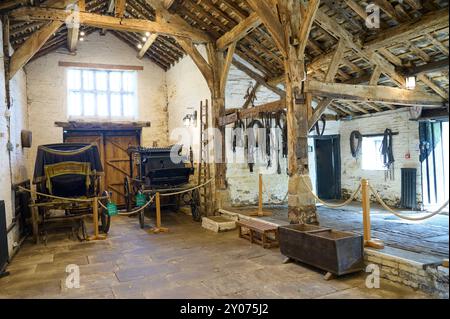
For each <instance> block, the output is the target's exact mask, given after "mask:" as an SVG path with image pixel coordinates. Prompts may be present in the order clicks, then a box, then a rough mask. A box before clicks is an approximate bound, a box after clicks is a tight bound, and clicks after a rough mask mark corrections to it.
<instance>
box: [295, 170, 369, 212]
mask: <svg viewBox="0 0 450 319" xmlns="http://www.w3.org/2000/svg"><path fill="white" fill-rule="evenodd" d="M305 176H307V175H301V176H300V177H301V180H302V181H303V183H304V184H305V186H306V188H307V189H308V191H309V192H310V193H311V194H312V195H313V197H314V198H315V199H316V200H317V201H318V202H319V203H321V204H322V205H324V206H326V207H329V208H340V207H344V206H347V205H348V204H350V203H351V202H352V201H353V200H354V199H355V198H356V195H358V193H359V191H360V190H361V185H359V186H358V188H357V189H356V191H354V192H353V194H352V195H351V196H350V198H349V199H347V200H346V201H345V202H343V203H340V204H332V203H327V202H325V201H323V200H321V199H320V198H319V197H318V196H317V195H316V194H314V192H313V191H312V189H311V187H309V185H308V183H306V181H305V180H304V177H305Z"/></svg>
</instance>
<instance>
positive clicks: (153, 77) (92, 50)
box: [26, 32, 168, 168]
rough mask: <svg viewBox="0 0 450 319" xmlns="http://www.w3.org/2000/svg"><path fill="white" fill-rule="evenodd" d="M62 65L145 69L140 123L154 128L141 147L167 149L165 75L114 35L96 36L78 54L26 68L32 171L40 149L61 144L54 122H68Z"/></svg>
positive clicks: (48, 57)
mask: <svg viewBox="0 0 450 319" xmlns="http://www.w3.org/2000/svg"><path fill="white" fill-rule="evenodd" d="M59 61H69V62H81V63H107V64H120V65H139V66H143V67H144V70H143V71H138V75H137V77H138V78H137V82H138V88H137V95H138V112H137V113H138V116H137V118H136V119H137V120H139V121H150V122H151V127H150V128H144V129H143V132H142V144H143V145H144V146H152V145H153V143H154V142H156V143H157V144H158V146H166V145H168V134H167V132H168V127H167V95H166V92H167V91H166V82H165V76H166V74H165V72H164V71H163V70H162V69H161V68H159V67H158V66H156V65H155V64H154V63H153V62H151V61H150V60H149V59H145V58H144V59H142V60H138V59H136V50H133V49H132V48H130V47H129V46H128V45H127V44H125V43H123V42H122V41H120V40H118V39H117V38H116V37H115V36H114V35H112V34H109V33H107V34H106V35H105V36H101V35H99V34H98V33H97V32H96V33H93V34H91V35H89V36H88V37H87V38H86V39H85V41H83V42H80V43H78V47H77V54H76V55H68V54H66V53H58V52H57V51H56V52H52V53H50V54H47V55H45V56H43V57H41V58H38V59H36V60H34V61H32V62H31V63H29V64H28V65H27V66H26V72H27V77H28V83H27V90H28V103H29V112H30V126H31V130H32V131H33V134H34V136H33V138H34V140H33V148H32V154H31V157H30V161H29V167H30V168H31V167H33V165H34V158H35V156H36V150H37V146H38V145H41V144H49V143H60V142H62V140H63V130H62V128H58V127H55V124H54V123H55V121H67V120H68V116H67V84H66V78H67V77H66V71H67V69H66V68H64V67H60V66H58V62H59Z"/></svg>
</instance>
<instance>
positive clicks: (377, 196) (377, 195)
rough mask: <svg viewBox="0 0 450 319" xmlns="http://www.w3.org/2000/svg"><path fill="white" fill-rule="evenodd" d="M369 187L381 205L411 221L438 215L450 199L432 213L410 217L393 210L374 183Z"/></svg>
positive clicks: (399, 216)
mask: <svg viewBox="0 0 450 319" xmlns="http://www.w3.org/2000/svg"><path fill="white" fill-rule="evenodd" d="M369 188H370V190H371V191H372V193H373V194H374V195H375V198H376V199H377V200H378V202H379V203H380V204H381V206H383V207H384V209H386V210H387V211H388V212H390V213H391V214H394V215H395V216H397V217H398V218H401V219H406V220H409V221H422V220H425V219H429V218H431V217H434V216H436V215H438V214H439V213H440V212H442V210H443V209H444V208H445V207H447V206H448V203H449V201H447V202H445V203H444V205H442V206H441V208H439V209H438V210H437V211H435V212H430V214H428V215H425V216H422V217H408V216H404V215H402V214H400V213H398V212H396V211H395V210H393V209H392V208H390V207H389V206H388V205H387V204H386V203H385V202H384V200H383V199H382V198H381V196H380V194H378V192H377V191H375V190H374V189H373V187H372V185H370V184H369Z"/></svg>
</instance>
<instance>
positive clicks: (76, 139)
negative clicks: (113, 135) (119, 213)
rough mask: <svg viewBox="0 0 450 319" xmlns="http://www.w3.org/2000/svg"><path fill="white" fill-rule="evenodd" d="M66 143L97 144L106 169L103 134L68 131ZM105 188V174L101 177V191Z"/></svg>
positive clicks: (65, 136) (65, 138) (65, 137)
mask: <svg viewBox="0 0 450 319" xmlns="http://www.w3.org/2000/svg"><path fill="white" fill-rule="evenodd" d="M64 143H86V144H95V145H97V147H98V152H99V153H100V160H101V161H102V167H103V171H105V149H104V143H103V134H102V133H95V132H68V133H66V134H65V135H64ZM103 190H105V176H103V177H102V178H100V192H103Z"/></svg>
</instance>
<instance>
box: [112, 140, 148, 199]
mask: <svg viewBox="0 0 450 319" xmlns="http://www.w3.org/2000/svg"><path fill="white" fill-rule="evenodd" d="M104 144H105V177H106V180H105V183H106V189H107V190H108V191H110V192H112V199H113V201H114V202H115V203H117V205H124V204H125V193H124V186H123V185H124V184H123V183H124V180H125V177H127V176H128V177H131V176H130V164H131V163H130V157H129V156H128V153H127V149H128V148H129V147H130V146H137V145H139V137H138V136H137V135H136V134H132V135H130V134H128V135H126V134H123V135H117V134H113V133H108V134H105V136H104Z"/></svg>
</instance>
